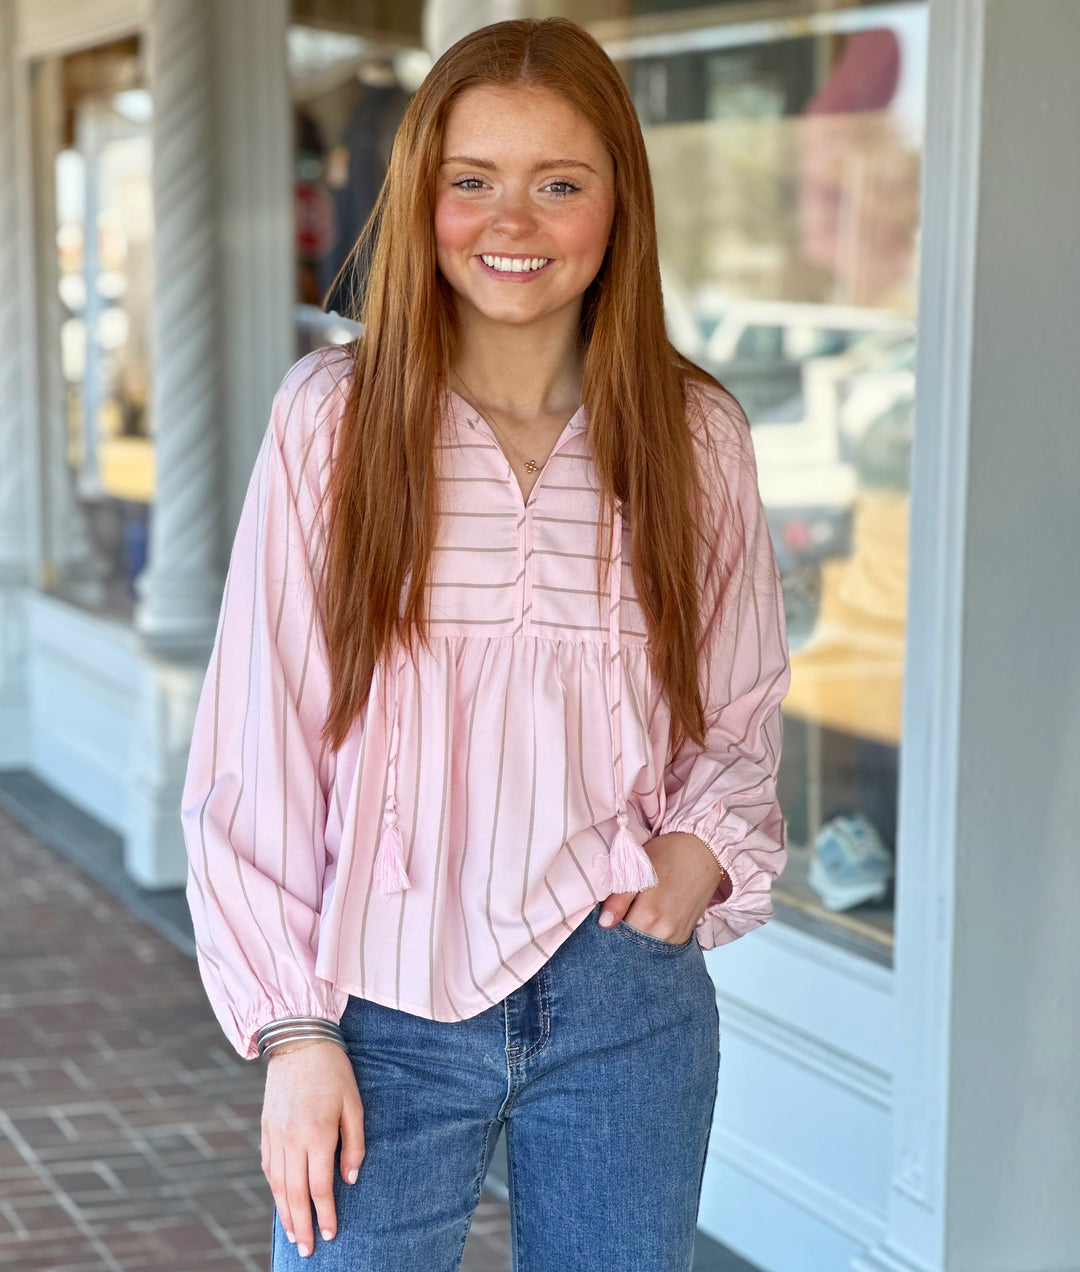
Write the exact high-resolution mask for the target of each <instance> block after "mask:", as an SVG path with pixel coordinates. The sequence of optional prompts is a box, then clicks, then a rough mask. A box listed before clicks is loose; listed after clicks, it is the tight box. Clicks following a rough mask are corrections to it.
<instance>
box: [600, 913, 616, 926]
mask: <svg viewBox="0 0 1080 1272" xmlns="http://www.w3.org/2000/svg"><path fill="white" fill-rule="evenodd" d="M614 922H615V916H614V914H612V913H611V911H610V910H605V911H604V913H603V914H601V916H600V926H601V927H611V925H612V924H613V923H614Z"/></svg>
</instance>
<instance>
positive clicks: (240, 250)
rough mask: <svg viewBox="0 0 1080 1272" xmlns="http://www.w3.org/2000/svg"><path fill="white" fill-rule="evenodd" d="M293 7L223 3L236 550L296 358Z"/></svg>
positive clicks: (228, 465)
mask: <svg viewBox="0 0 1080 1272" xmlns="http://www.w3.org/2000/svg"><path fill="white" fill-rule="evenodd" d="M291 8H292V5H291V0H217V3H216V4H215V5H214V32H215V35H214V46H215V50H216V52H217V64H216V67H215V86H216V89H217V103H218V105H217V113H216V120H217V131H218V161H219V168H218V189H219V191H220V204H221V207H220V216H221V238H220V244H221V262H220V263H221V271H220V278H221V281H220V284H219V285H220V289H221V303H222V311H221V312H222V326H223V329H222V349H223V350H224V358H225V375H224V377H223V380H222V392H223V397H222V407H223V417H224V419H225V420H227V421H228V427H227V428H226V429H225V430H224V431H225V446H226V448H227V452H226V455H225V471H226V474H227V483H226V487H227V488H226V492H225V507H224V525H225V527H226V533H225V539H226V545H227V543H228V542H229V541H231V538H232V528H233V527H235V525H236V523H237V521H238V520H239V517H240V507H241V505H242V503H243V499H244V493H245V492H246V490H247V485H248V481H249V479H250V477H251V469H252V465H253V464H254V462H255V455H256V453H257V452H258V449H259V444H260V443H261V441H262V438H263V434H264V433H265V432H266V428H267V425H268V423H269V420H270V405H271V402H272V401H273V397H274V391H275V390H276V389H277V387H278V385H279V384H280V383H281V380H282V377H283V376H284V375H285V372H286V371H287V370H288V369H289V366H290V364H291V363H292V362H293V361H294V359H295V357H296V316H295V305H296V246H295V241H296V240H295V230H294V214H293V165H294V162H295V158H294V153H293V119H292V99H291V93H290V88H289V76H288V66H287V61H286V48H285V40H286V32H287V29H288V24H289V14H290V11H291Z"/></svg>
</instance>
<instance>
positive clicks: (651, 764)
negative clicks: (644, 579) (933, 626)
mask: <svg viewBox="0 0 1080 1272" xmlns="http://www.w3.org/2000/svg"><path fill="white" fill-rule="evenodd" d="M349 366H350V362H349V357H348V355H347V353H346V352H345V351H344V350H340V349H336V350H329V351H327V350H317V351H316V352H315V353H312V354H309V355H308V356H306V357H304V358H302V359H301V360H300V361H299V362H297V363H296V364H295V365H294V366H293V367H292V368H291V370H290V371H289V373H288V374H287V375H286V377H285V380H284V381H283V383H282V385H281V387H280V389H279V390H278V392H277V394H276V397H275V399H274V404H273V410H272V415H271V420H270V425H269V428H268V429H267V432H266V435H265V437H264V439H263V443H262V446H261V449H260V451H259V455H258V458H257V460H256V464H255V469H254V473H253V475H252V478H251V482H250V485H249V487H248V491H247V496H246V499H245V501H244V505H243V510H242V513H241V517H240V523H239V526H238V529H237V532H236V539H235V543H234V545H233V550H232V557H231V562H230V566H229V571H228V575H227V579H226V583H225V593H224V597H223V600H222V606H221V614H220V619H219V622H218V628H217V635H216V639H215V642H214V647H213V652H212V654H211V657H210V663H209V667H208V670H207V673H206V680H205V683H204V685H203V689H202V693H201V696H200V699H199V703H198V709H197V713H196V718H195V725H194V733H193V737H192V742H191V750H190V755H189V760H188V768H187V776H186V781H185V784H184V791H183V800H182V811H181V818H182V824H183V831H184V836H185V840H186V843H187V849H188V859H189V870H188V884H187V898H188V903H189V905H190V907H191V914H192V920H193V924H194V929H195V939H196V946H197V951H198V961H199V969H200V973H201V976H202V979H203V983H204V985H205V988H206V991H207V995H208V997H209V1000H210V1003H211V1006H212V1007H213V1009H214V1012H215V1014H216V1016H217V1018H218V1020H219V1022H220V1024H221V1026H222V1028H223V1030H224V1031H225V1033H226V1035H227V1037H228V1038H229V1040H230V1041H231V1042H232V1044H233V1046H234V1047H235V1048H236V1050H237V1052H238V1053H239V1054H240V1055H241V1056H242V1057H244V1058H247V1059H250V1058H254V1057H255V1056H256V1054H257V1048H256V1035H257V1033H258V1031H259V1029H260V1028H261V1027H262V1026H263V1025H265V1024H267V1023H269V1022H270V1021H273V1020H279V1019H283V1018H285V1017H290V1016H317V1017H321V1018H323V1019H328V1020H333V1021H337V1020H339V1019H340V1017H341V1015H342V1013H343V1012H344V1009H345V1006H346V1003H347V999H348V995H349V994H355V995H358V996H360V997H363V998H368V999H372V1000H374V1001H376V1002H379V1003H382V1004H385V1005H388V1006H391V1007H396V1008H399V1009H401V1010H403V1011H408V1012H412V1013H413V1014H416V1015H420V1016H426V1017H428V1018H431V1019H435V1020H448V1021H449V1020H461V1019H465V1018H467V1017H469V1016H473V1015H475V1014H477V1013H479V1012H481V1011H483V1010H484V1009H485V1008H487V1007H490V1006H492V1005H493V1004H495V1003H497V1002H499V1001H500V1000H501V999H502V998H504V997H505V996H506V995H507V994H509V993H510V992H511V991H512V990H514V989H515V988H516V987H517V986H518V985H520V984H522V983H523V982H524V981H526V980H527V979H528V978H529V977H530V976H532V975H533V973H534V972H536V971H537V970H538V969H539V968H540V967H541V966H542V965H543V964H544V963H545V962H546V961H547V960H548V959H549V958H550V957H551V955H552V954H553V953H554V951H555V950H556V949H557V948H558V946H559V945H560V944H561V943H562V942H563V941H564V940H566V938H567V937H568V936H569V935H570V934H571V932H573V930H574V929H575V927H576V926H577V925H578V924H579V923H581V922H582V921H583V920H584V919H585V918H586V916H587V915H588V914H589V913H590V911H591V910H592V908H593V906H594V905H595V903H596V902H597V901H599V900H602V899H604V898H605V897H606V896H607V895H608V894H609V893H610V892H611V891H622V890H628V891H631V890H637V889H639V888H641V887H643V886H646V885H647V883H648V882H650V881H652V882H655V873H654V872H653V871H652V869H651V865H650V863H649V861H648V857H647V855H646V854H644V853H643V852H642V851H641V845H642V844H643V843H645V842H646V841H647V840H648V839H650V838H651V837H652V836H654V835H659V834H663V833H666V832H669V831H688V832H690V833H692V834H694V835H696V836H698V837H699V838H700V839H701V840H702V841H703V842H704V843H705V844H706V845H708V847H709V849H710V850H711V851H712V852H713V853H714V854H715V856H716V857H717V859H718V860H719V862H720V863H721V864H722V865H723V866H724V867H725V868H726V870H727V871H728V874H729V875H730V877H731V880H732V883H733V892H732V895H731V897H730V898H729V899H728V900H727V901H721V900H720V897H719V891H718V892H717V894H715V895H714V897H713V900H712V902H711V903H710V905H709V907H708V909H707V910H706V911H705V913H704V914H703V915H702V916H701V918H700V919H699V921H698V924H697V928H696V935H697V939H698V941H699V943H700V945H701V946H702V947H703V948H704V949H711V948H713V947H714V946H717V945H721V944H724V943H725V942H728V941H733V940H735V939H736V938H737V937H739V936H742V935H743V934H744V933H746V932H749V931H751V930H752V929H753V928H756V927H758V926H759V925H761V924H763V923H764V922H766V920H767V919H769V918H770V916H771V914H772V906H771V900H770V887H771V883H772V880H773V878H774V877H775V876H776V875H778V874H779V873H780V871H781V870H782V868H783V866H784V864H785V862H786V859H787V852H786V847H785V830H784V822H783V817H782V815H781V810H780V808H779V805H778V804H777V801H776V785H775V779H776V773H777V768H778V765H779V758H780V749H781V738H782V726H781V716H780V704H781V701H782V699H783V698H784V696H785V694H786V693H787V688H788V683H789V669H788V650H787V634H786V628H785V624H784V612H783V603H782V595H781V590H780V577H779V572H778V570H777V566H776V558H775V556H774V554H773V549H772V544H771V542H770V539H769V532H768V529H767V527H766V522H765V513H764V509H763V507H762V504H761V499H760V496H759V494H758V489H757V472H756V465H755V460H754V454H753V447H752V444H751V440H750V431H749V426H748V424H747V422H746V418H745V416H744V415H743V413H742V411H741V410H740V408H739V407H738V404H737V403H736V402H735V400H734V399H733V398H731V397H730V396H722V395H720V394H719V393H716V392H715V391H714V392H713V393H712V394H711V395H710V397H709V398H708V411H707V415H706V425H707V427H706V429H705V433H706V437H705V439H704V440H705V441H706V442H711V443H716V445H711V446H706V447H703V448H701V454H702V455H703V456H706V455H707V456H710V457H711V458H710V459H709V460H708V461H707V462H708V463H709V465H710V467H709V469H708V474H707V475H708V480H709V481H710V483H712V487H711V488H714V489H717V490H719V489H720V487H721V483H723V484H724V485H726V489H727V492H728V496H729V500H730V505H731V507H733V508H734V509H735V517H734V523H735V524H734V526H733V530H734V533H733V534H731V535H730V542H731V548H730V551H729V552H728V554H727V559H726V569H725V570H724V572H723V578H725V579H726V580H727V581H726V582H723V583H722V584H721V582H719V581H718V582H717V583H716V585H715V586H714V587H710V585H709V579H708V577H706V576H703V579H702V587H703V600H704V601H705V605H704V606H703V613H704V616H705V617H707V616H708V615H709V613H710V612H711V611H712V609H715V607H716V606H717V605H720V606H721V614H722V619H721V620H720V621H719V622H718V623H717V625H716V627H715V628H714V634H713V638H712V639H711V641H710V642H708V643H707V644H706V646H705V647H704V648H703V652H702V661H701V667H702V673H703V681H702V684H703V692H704V693H705V699H704V700H705V703H706V721H707V725H708V735H707V742H706V746H705V747H704V749H701V748H699V747H697V746H696V745H694V744H692V743H686V744H684V745H683V746H682V747H681V748H680V749H679V751H678V752H677V753H676V754H675V755H674V756H673V757H672V758H671V762H670V763H666V761H667V758H668V757H667V744H668V731H669V725H670V713H669V710H668V707H667V701H666V697H665V695H664V694H663V692H662V690H661V688H660V687H659V686H658V684H657V683H656V681H654V679H653V677H652V675H651V674H650V670H649V665H648V659H647V646H646V634H645V622H644V617H643V614H642V611H641V608H640V606H639V604H638V601H637V598H636V596H635V592H634V580H633V574H632V569H631V561H630V560H629V559H628V553H629V548H630V536H629V527H624V526H623V524H622V522H621V519H619V518H617V519H616V524H615V528H614V536H613V549H614V552H615V560H614V562H613V568H612V570H611V571H610V583H609V590H608V595H607V596H605V597H604V598H603V600H602V602H601V603H600V604H598V602H597V596H596V591H595V558H594V552H595V540H596V523H597V518H598V515H599V498H598V494H597V489H598V487H597V479H596V474H595V470H594V468H593V465H592V461H591V457H590V448H589V443H588V439H587V432H586V422H585V414H584V408H582V409H579V410H578V412H577V414H575V415H574V417H573V418H572V419H571V420H570V421H569V422H568V423H567V425H566V427H565V429H564V430H563V432H562V435H561V436H560V438H559V440H558V441H557V442H556V444H555V447H554V449H553V451H552V452H551V455H550V457H549V459H548V460H547V462H546V464H545V465H544V468H543V471H542V472H541V473H540V475H539V476H538V478H537V480H536V484H535V486H534V487H533V489H532V491H531V493H530V497H529V500H528V502H525V501H523V499H522V494H521V488H520V486H519V485H518V482H517V479H516V477H515V476H514V474H513V472H512V470H511V468H510V466H509V464H508V463H507V461H506V459H505V457H504V455H503V452H502V451H501V449H500V447H499V445H498V443H497V442H496V440H495V437H494V435H493V434H492V432H491V430H490V429H489V427H488V425H487V424H486V423H485V421H484V420H483V419H482V418H481V417H480V416H478V415H477V414H476V412H475V411H473V410H472V409H471V408H470V407H469V406H468V405H467V403H465V402H464V400H463V399H461V398H460V397H457V396H455V395H451V396H450V398H449V401H448V405H447V408H446V410H445V411H444V413H443V415H442V426H441V432H440V436H439V439H438V446H439V457H440V464H441V466H440V493H441V508H442V517H441V521H440V527H439V538H438V546H437V551H436V553H435V557H434V562H433V569H432V576H431V579H430V590H429V593H428V597H429V612H430V616H431V635H432V639H431V648H430V649H429V650H423V649H419V651H418V659H417V663H416V664H415V665H414V664H413V663H412V662H411V661H410V660H409V659H408V658H407V657H405V656H402V657H400V658H398V659H397V660H396V661H395V662H394V664H393V665H392V666H391V667H390V668H389V671H388V673H387V674H385V675H384V674H383V673H382V672H381V671H380V672H379V673H377V675H376V679H375V681H374V682H373V686H372V692H371V694H370V695H369V698H368V701H367V703H366V705H365V707H364V709H363V711H362V712H361V714H360V716H359V717H358V718H357V719H356V721H355V722H354V724H353V727H352V729H351V731H350V733H349V735H348V737H347V738H346V740H345V742H344V744H343V745H342V746H341V748H340V749H339V750H338V751H337V752H336V753H335V752H332V751H331V750H330V749H328V748H326V747H324V746H322V745H321V744H320V742H319V731H320V728H321V725H322V722H323V720H324V718H325V711H326V706H327V701H328V695H329V689H330V680H329V674H328V668H327V661H326V650H325V644H324V638H323V635H322V631H321V627H320V625H319V624H318V623H317V621H316V618H315V610H314V604H313V597H314V591H313V577H314V576H315V574H314V572H315V571H317V570H318V568H319V561H320V551H321V549H322V546H323V544H324V541H325V528H326V526H325V509H324V511H323V513H321V514H320V515H319V516H318V517H316V505H317V503H318V499H319V495H320V493H321V491H322V489H323V486H324V482H325V479H326V475H327V468H328V464H329V462H330V459H331V453H332V444H333V439H334V436H335V431H336V427H337V425H338V423H339V421H340V419H341V413H342V406H343V403H344V398H345V388H346V385H345V383H344V381H345V377H346V375H347V373H348V370H349ZM316 522H318V524H316ZM717 529H719V527H717ZM720 578H721V576H720V575H719V574H717V575H716V579H717V580H720ZM635 881H636V882H635ZM620 882H622V883H624V884H625V883H627V882H629V883H630V886H629V887H627V888H625V889H624V888H620V887H614V886H613V885H614V884H618V883H620Z"/></svg>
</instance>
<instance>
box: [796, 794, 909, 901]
mask: <svg viewBox="0 0 1080 1272" xmlns="http://www.w3.org/2000/svg"><path fill="white" fill-rule="evenodd" d="M893 871H894V864H893V855H892V853H891V852H890V851H889V850H888V848H886V846H885V843H884V841H883V840H882V838H881V836H880V835H879V834H878V832H877V831H876V830H875V829H874V827H873V825H872V823H871V822H869V821H867V819H866V818H865V817H863V816H862V815H861V814H860V813H844V814H841V815H840V816H838V817H832V818H830V819H829V821H827V822H826V823H825V825H824V826H822V828H821V830H820V831H818V834H817V836H816V838H815V839H814V855H813V858H812V859H811V862H810V873H809V879H808V881H809V883H810V886H811V887H812V888H813V889H814V891H815V892H816V893H817V894H818V896H819V897H820V898H821V903H822V905H824V907H825V909H826V910H850V909H852V908H853V907H854V906H857V905H863V904H864V903H865V902H867V901H880V900H882V899H883V898H884V896H885V894H886V892H887V891H888V889H889V881H890V880H891V879H892V876H893Z"/></svg>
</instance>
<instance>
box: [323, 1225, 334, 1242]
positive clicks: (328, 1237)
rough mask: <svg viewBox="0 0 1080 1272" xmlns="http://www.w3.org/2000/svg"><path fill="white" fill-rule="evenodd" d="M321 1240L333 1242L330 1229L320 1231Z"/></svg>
mask: <svg viewBox="0 0 1080 1272" xmlns="http://www.w3.org/2000/svg"><path fill="white" fill-rule="evenodd" d="M322 1239H323V1240H324V1241H333V1239H334V1234H333V1233H332V1232H331V1231H330V1229H329V1228H323V1230H322Z"/></svg>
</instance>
